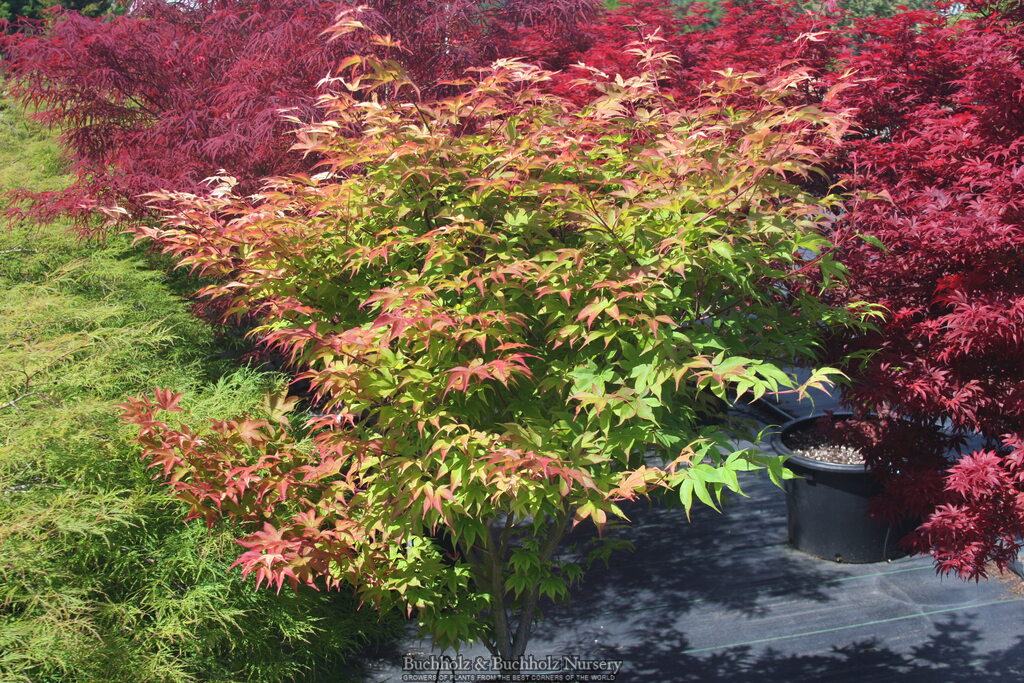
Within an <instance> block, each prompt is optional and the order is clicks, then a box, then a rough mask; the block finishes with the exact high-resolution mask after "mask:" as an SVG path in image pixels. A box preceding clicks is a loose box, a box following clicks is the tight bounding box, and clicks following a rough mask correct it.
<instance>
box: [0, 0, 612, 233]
mask: <svg viewBox="0 0 1024 683" xmlns="http://www.w3.org/2000/svg"><path fill="white" fill-rule="evenodd" d="M356 4H360V5H365V6H368V9H367V11H365V12H363V13H362V15H361V18H362V20H363V21H364V22H365V23H366V24H367V25H369V26H370V27H372V28H373V30H374V31H376V32H377V33H379V34H381V35H385V34H386V35H390V36H391V37H392V38H394V39H395V40H397V41H398V42H399V44H400V46H399V47H387V46H381V45H377V46H366V45H360V44H359V43H358V42H357V40H362V39H356V38H353V37H352V36H345V37H343V38H342V39H340V40H331V39H330V37H329V36H328V35H325V34H324V31H325V29H327V28H328V27H330V26H331V25H332V23H333V21H334V18H335V16H336V15H337V13H338V11H339V9H341V8H345V7H346V6H350V7H351V6H354V5H356ZM593 10H594V3H593V2H592V0H509V1H508V2H505V3H502V4H500V5H498V6H495V5H493V3H487V2H481V1H480V0H455V1H453V2H446V3H435V2H430V1H429V0H402V1H401V2H397V1H395V0H364V1H362V2H360V3H355V2H348V3H346V2H342V3H340V4H339V3H338V2H336V1H334V0H273V1H270V0H197V1H195V2H187V3H170V2H165V1H164V0H136V2H135V3H134V4H133V5H132V7H131V10H130V11H129V12H128V13H127V14H126V15H124V16H119V17H113V18H109V19H104V20H100V19H90V18H87V17H83V16H81V15H80V14H77V13H75V12H69V11H62V10H55V11H54V12H52V13H51V14H50V16H49V18H48V19H47V20H46V22H45V23H40V24H37V25H36V27H35V30H34V31H28V32H21V33H17V34H13V35H7V36H2V37H0V53H3V54H4V55H5V58H6V61H5V62H3V63H2V67H3V70H4V71H5V72H6V74H7V75H8V76H9V78H10V83H9V87H10V91H11V93H12V94H13V95H14V96H15V97H16V98H18V99H20V100H22V101H24V102H26V103H28V104H30V105H32V106H33V107H36V108H38V111H39V113H38V114H37V117H38V118H39V119H41V120H43V121H45V122H47V123H49V124H52V125H54V126H58V127H59V128H60V129H62V131H63V141H64V146H65V149H66V151H67V155H68V160H69V163H70V166H71V170H72V172H73V173H74V176H75V178H76V182H75V183H74V184H73V185H72V186H71V187H70V188H69V189H68V190H65V191H61V192H54V193H46V194H42V195H26V194H23V195H22V197H21V199H22V200H23V201H22V202H20V203H19V206H21V207H24V208H25V209H26V210H27V211H28V212H29V213H30V214H31V215H33V216H34V217H36V218H45V217H53V216H55V215H60V214H66V215H67V214H69V215H72V216H77V217H85V216H88V215H90V214H92V213H93V212H94V211H95V210H96V209H97V208H98V207H103V208H108V209H109V207H113V206H119V207H122V208H123V209H125V210H127V211H128V213H129V215H131V216H139V215H141V214H143V213H144V212H145V201H144V200H143V199H140V198H139V195H140V194H142V193H145V192H152V191H155V190H168V189H171V190H184V191H193V192H202V191H203V190H204V189H205V188H204V186H203V185H202V184H201V183H202V181H203V179H205V178H207V177H209V176H211V175H213V174H214V173H216V172H217V171H218V170H220V169H224V170H226V171H227V172H228V173H230V174H232V175H234V176H236V177H237V178H239V180H240V181H241V183H242V186H243V187H248V188H251V189H255V188H256V187H258V185H259V181H260V179H262V178H265V177H268V176H273V175H281V174H287V173H291V172H295V171H300V170H308V169H309V168H310V167H311V165H312V164H313V163H314V162H315V159H304V158H302V157H301V156H300V155H297V154H293V153H291V152H290V151H289V150H290V147H291V145H292V142H293V140H292V138H291V136H290V134H288V128H289V124H288V123H287V122H286V121H285V120H284V119H283V118H282V115H281V111H282V110H291V112H292V115H293V116H296V117H297V118H299V119H300V120H306V121H308V120H310V118H311V117H314V116H316V115H317V114H316V111H317V110H316V108H315V107H314V103H315V98H316V95H317V92H318V89H317V84H318V82H320V81H321V79H323V78H325V77H327V76H331V75H332V74H333V73H334V70H335V68H336V66H337V64H338V63H339V62H340V61H341V60H342V59H343V58H344V57H346V56H348V55H350V54H353V53H354V52H360V51H361V52H364V53H366V52H367V51H369V50H371V49H372V50H375V51H376V52H377V53H378V54H380V53H385V54H387V55H388V56H390V57H392V58H394V59H396V60H397V61H399V62H400V63H402V64H403V65H405V66H406V68H407V70H408V71H409V72H410V73H411V75H412V77H413V79H414V80H415V81H416V82H417V83H419V84H420V86H421V87H422V88H427V89H429V88H433V87H439V86H441V85H442V84H444V83H445V82H446V81H449V80H451V79H454V78H457V77H461V75H462V74H463V73H464V70H465V69H466V68H467V67H470V66H475V65H483V64H486V63H488V62H490V61H491V60H492V59H494V58H495V57H497V56H499V49H500V47H501V46H502V45H506V44H510V42H511V41H512V38H511V37H510V32H512V31H514V30H516V29H517V27H523V28H528V27H529V26H530V25H532V24H534V23H536V22H538V21H539V18H540V17H545V20H546V21H547V22H549V24H550V25H551V26H553V27H554V28H555V29H556V30H561V29H560V27H568V28H566V30H569V28H571V25H572V24H573V23H574V22H578V21H581V20H583V19H585V18H587V17H588V16H589V14H590V13H592V11H593ZM108 213H109V212H108ZM112 215H113V216H114V217H115V218H121V217H123V216H124V214H122V213H121V212H120V211H119V210H118V211H116V212H114V213H113V214H112Z"/></svg>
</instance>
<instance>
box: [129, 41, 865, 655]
mask: <svg viewBox="0 0 1024 683" xmlns="http://www.w3.org/2000/svg"><path fill="white" fill-rule="evenodd" d="M338 30H339V31H342V30H344V31H349V30H353V26H352V25H350V24H347V23H342V24H340V25H339V28H338ZM662 46H663V43H661V42H658V41H657V40H656V39H654V38H651V39H649V40H648V41H647V42H645V43H643V44H637V45H634V46H632V47H631V48H630V50H631V54H632V55H633V57H634V59H635V60H636V61H637V64H636V66H635V67H634V72H635V75H634V76H631V77H629V78H605V77H603V76H601V75H600V74H599V73H597V72H587V71H584V72H583V73H584V76H585V78H586V80H585V82H583V83H581V88H583V89H585V90H586V91H588V92H593V93H595V94H594V95H593V97H592V98H591V99H590V100H589V101H588V102H585V103H583V104H574V103H573V102H572V101H570V100H569V99H567V98H565V97H562V96H559V95H556V94H552V93H550V92H547V91H546V90H545V88H544V86H545V84H546V83H547V82H548V80H549V79H550V78H552V74H550V73H548V72H545V71H543V70H541V69H539V68H537V67H534V66H530V65H527V64H526V63H524V62H520V61H514V60H504V61H499V62H497V63H496V64H495V65H493V66H492V67H489V68H486V69H483V70H481V71H480V72H479V73H477V74H476V75H474V76H472V77H471V78H469V79H468V80H467V81H466V82H465V83H464V84H463V88H462V90H461V92H458V93H455V94H452V95H449V96H444V97H441V96H438V95H431V94H429V92H427V91H423V90H418V89H417V88H416V87H415V86H414V85H413V83H412V81H410V80H409V79H408V76H407V75H406V74H405V73H404V72H403V71H402V70H401V69H400V68H399V66H398V65H397V64H394V63H391V62H382V61H380V60H378V59H376V58H373V57H369V56H363V57H354V58H352V59H350V60H347V62H346V69H348V71H346V75H345V80H344V81H343V82H339V83H335V85H336V86H338V85H341V86H343V87H335V88H334V93H333V94H329V95H327V96H325V97H323V98H322V99H321V106H323V107H324V112H325V116H324V118H323V120H322V121H320V122H319V123H316V124H313V125H307V126H305V127H303V128H302V129H301V131H300V132H299V134H298V140H299V144H298V147H299V149H300V150H301V151H304V152H306V153H310V154H315V155H317V156H318V157H321V158H323V159H324V164H323V165H322V167H321V169H320V172H319V173H316V174H314V175H293V176H289V177H282V178H278V179H275V180H272V181H270V182H268V184H267V185H266V186H265V187H264V188H263V190H262V191H261V192H260V193H259V194H258V195H256V196H255V197H251V198H245V197H242V196H239V194H238V193H237V191H236V185H235V181H234V180H233V179H231V178H226V177H222V178H219V179H217V180H216V181H215V183H214V189H213V191H212V192H210V193H209V194H208V195H193V194H187V193H163V194H160V195H157V196H156V197H155V199H156V200H157V201H158V202H160V203H161V205H162V206H164V208H165V210H167V211H168V212H169V214H168V218H167V224H166V225H165V226H164V227H162V228H145V229H144V230H143V232H144V234H145V235H146V236H147V237H148V238H150V239H152V240H153V242H154V243H155V244H156V245H158V246H159V247H160V248H162V249H163V250H165V251H166V252H167V253H170V254H172V255H173V256H175V257H176V258H177V259H178V260H179V261H180V263H182V264H183V265H186V266H190V267H193V268H196V269H199V270H202V271H204V272H207V273H210V274H213V275H215V276H216V279H217V281H218V282H219V284H216V285H213V286H210V287H209V288H207V289H206V291H205V294H206V295H207V296H210V297H214V298H226V299H229V300H230V301H231V302H232V306H233V309H234V310H235V311H238V312H248V313H254V314H255V315H257V316H259V318H260V319H261V320H262V322H263V324H262V326H261V327H260V328H259V329H257V330H256V331H255V332H254V334H257V335H262V336H263V337H264V338H265V339H266V341H267V343H269V344H271V345H274V346H276V347H278V348H280V349H282V350H283V351H285V352H286V353H287V354H289V355H290V356H291V357H292V358H293V359H294V361H295V364H296V367H297V368H299V369H300V370H301V375H300V377H301V378H302V379H304V380H305V381H308V382H309V385H310V387H311V392H312V393H313V394H314V397H315V405H316V406H317V407H316V410H317V411H318V412H317V413H316V414H314V415H313V416H312V417H309V418H308V419H303V418H302V416H301V415H294V411H293V408H294V404H295V402H296V400H297V398H295V397H292V398H285V397H276V398H273V399H272V400H271V402H270V403H269V404H268V412H267V414H266V415H263V416H240V417H238V418H237V419H234V420H231V421H226V422H217V423H214V424H212V425H210V426H209V427H207V428H205V429H201V428H197V427H187V426H179V425H175V424H173V423H171V422H169V421H168V419H169V418H168V417H166V414H167V413H168V412H169V411H174V410H176V409H177V406H178V403H179V402H180V401H181V400H182V397H181V396H180V395H177V394H175V393H173V392H172V391H171V390H170V389H165V390H159V391H157V392H156V394H155V395H152V396H147V397H140V398H134V399H131V400H129V401H128V402H127V403H126V404H124V406H123V410H124V419H125V420H126V421H128V422H130V423H132V424H135V425H137V426H138V427H139V429H140V432H139V441H140V443H141V444H142V447H143V449H144V451H145V455H146V457H147V458H149V459H151V460H152V462H153V465H154V466H156V467H158V468H159V469H160V470H161V471H162V472H163V474H164V476H165V477H167V479H168V481H169V483H170V485H171V487H172V488H173V490H174V491H175V492H176V494H177V495H178V496H179V497H180V498H181V499H182V500H184V501H186V502H188V503H189V504H190V505H191V507H192V512H193V515H196V516H203V517H205V518H206V519H207V520H208V521H210V523H213V522H215V521H216V520H218V519H220V518H222V517H230V518H233V519H238V520H242V521H243V522H245V523H246V524H248V525H249V528H250V530H251V533H250V534H249V535H248V536H246V537H245V538H243V539H241V541H240V542H241V543H242V545H243V546H244V547H245V549H246V550H245V552H244V553H243V554H242V555H241V556H240V557H239V558H238V561H237V563H236V564H238V565H240V566H241V567H242V570H243V571H244V572H245V573H251V574H253V575H254V576H255V578H256V580H257V582H258V583H269V584H271V585H273V586H276V587H278V588H280V587H281V585H282V584H283V583H291V584H293V585H298V584H308V585H313V586H318V587H322V588H328V589H330V588H335V587H338V586H339V585H341V584H343V583H351V584H353V585H354V586H356V588H357V590H358V591H359V592H360V593H361V594H362V595H363V596H364V597H365V599H367V600H371V601H374V602H378V603H382V604H385V605H390V604H398V605H401V606H403V607H405V608H406V609H408V610H409V612H410V613H413V612H415V613H416V615H417V617H418V619H419V620H420V623H421V624H422V625H423V627H424V629H425V630H426V631H427V632H429V633H431V634H433V636H434V637H435V638H436V639H437V641H438V642H439V643H440V644H441V645H443V646H457V645H458V644H460V643H462V642H465V641H467V640H472V639H479V640H482V641H483V642H484V643H485V644H486V645H487V647H488V648H489V649H490V650H491V652H492V653H494V655H495V656H496V657H498V658H500V660H501V661H503V662H506V663H507V662H510V661H513V660H515V659H516V658H517V657H520V656H521V655H523V653H524V651H525V648H526V644H527V642H528V639H529V635H530V632H531V628H532V626H533V623H534V620H535V618H536V616H537V610H538V605H539V603H540V601H541V600H542V599H557V598H561V597H564V596H565V595H566V594H567V592H568V590H569V588H570V584H571V583H572V582H573V580H575V579H576V578H578V577H579V575H580V573H581V571H582V567H581V566H580V564H578V561H577V560H575V559H574V558H572V557H570V556H568V555H566V554H564V553H562V554H560V553H559V552H558V550H559V547H560V544H561V543H562V542H563V541H564V538H565V535H566V533H567V532H568V531H569V529H570V528H572V527H573V526H575V525H578V524H580V523H583V522H587V523H593V524H594V525H596V526H597V527H598V529H601V528H603V527H604V526H605V525H606V524H607V523H608V522H609V521H610V520H612V519H614V518H621V517H624V516H625V515H624V513H623V510H622V509H621V507H620V505H621V504H622V503H623V502H625V501H630V500H634V499H636V498H638V497H641V496H645V495H648V494H651V493H652V492H656V491H671V490H675V491H676V494H675V495H678V496H680V498H681V500H682V502H683V503H684V504H685V506H686V508H687V510H689V507H690V505H691V504H692V501H693V499H694V498H696V499H698V500H700V501H702V502H704V503H706V504H709V505H716V504H717V502H718V501H719V500H720V496H721V495H722V493H723V491H725V490H727V489H728V490H733V491H737V490H739V482H738V479H737V473H738V472H741V471H747V470H754V469H761V468H767V469H768V470H769V473H770V475H771V477H772V478H773V479H776V480H778V478H779V477H780V476H781V473H782V468H781V462H780V460H779V459H778V458H777V457H775V456H771V455H765V454H761V453H759V452H757V451H754V450H749V449H737V448H736V447H735V446H733V445H732V442H731V441H730V440H729V436H728V434H726V433H723V432H722V431H721V430H720V428H718V427H708V426H706V424H703V423H702V420H701V419H700V414H701V412H702V410H703V406H704V405H705V404H706V403H707V401H708V400H709V399H711V398H712V397H714V396H718V397H723V398H724V397H726V396H727V395H728V396H730V397H731V396H737V395H754V396H760V395H763V394H764V393H765V392H768V391H776V390H784V389H786V388H788V387H794V385H795V381H794V379H793V378H792V377H790V376H788V375H787V374H786V373H785V372H784V371H783V370H782V369H781V367H780V366H781V364H782V363H784V362H789V361H791V360H793V359H794V358H797V357H800V358H808V357H813V355H814V353H815V350H816V348H817V346H816V345H817V341H818V338H819V336H820V334H821V330H822V328H821V323H822V322H827V323H833V324H837V325H838V324H846V323H850V324H853V323H854V321H856V320H859V316H857V315H854V314H853V313H851V312H849V311H847V310H846V309H844V308H841V307H832V306H828V305H826V304H823V303H822V300H821V299H820V298H819V297H817V296H816V290H815V288H814V287H811V288H808V286H807V281H808V278H809V274H810V273H811V272H812V270H814V268H819V269H821V270H823V271H825V272H828V273H831V274H832V275H834V276H840V275H841V269H840V268H839V267H838V266H837V265H836V264H835V263H834V262H833V261H832V259H831V258H830V256H829V244H828V242H827V240H826V239H825V237H824V236H823V232H824V228H825V227H826V223H825V221H826V216H827V211H826V209H827V208H828V207H830V206H832V205H833V204H834V203H835V202H836V201H838V199H837V198H836V197H833V196H825V197H815V196H812V195H810V194H808V193H806V192H805V191H803V190H801V189H800V188H799V187H798V186H797V185H796V184H794V183H793V181H794V180H796V179H799V178H800V177H803V176H806V175H808V174H811V173H814V172H815V168H816V167H817V166H818V165H820V164H821V163H823V161H824V159H823V157H822V152H821V150H823V149H831V148H832V147H833V146H834V142H835V140H837V139H838V138H839V137H840V136H841V135H842V134H843V133H844V131H845V124H844V123H843V121H842V119H841V118H839V117H836V116H833V115H827V114H823V113H822V112H821V110H820V109H818V108H812V107H800V106H796V107H794V106H791V105H787V104H785V102H784V101H785V99H786V97H787V96H788V94H789V93H791V92H792V91H794V90H795V89H798V88H799V87H800V84H801V83H802V82H803V81H804V80H805V78H806V75H805V74H803V73H802V72H800V71H796V72H792V73H788V74H785V75H784V76H780V77H778V78H774V79H769V81H768V82H766V83H765V82H761V81H763V80H764V79H758V78H756V77H755V76H754V75H752V74H737V73H725V74H724V75H723V79H724V80H723V81H722V82H720V83H719V84H718V85H716V86H713V87H709V88H708V89H705V91H704V92H703V93H702V94H701V95H700V96H699V97H697V98H695V99H694V100H693V101H692V102H691V103H689V104H688V105H687V106H685V107H683V108H680V107H678V106H677V104H676V103H675V102H674V101H673V100H672V99H671V98H670V97H669V96H668V95H667V94H666V93H665V92H664V91H663V90H662V89H661V88H660V87H659V83H660V81H661V79H662V78H663V76H664V74H665V73H666V72H667V70H668V69H670V68H672V66H673V64H672V60H671V56H670V55H668V54H667V53H664V52H661V51H660V49H661V47H662ZM401 91H405V93H406V96H399V94H400V92H401ZM737 93H744V98H743V99H744V101H746V102H748V103H751V106H750V107H749V108H746V109H742V108H735V107H730V106H725V103H726V102H728V101H730V98H732V97H734V96H735V95H736V94H737ZM353 133H355V134H353ZM806 250H812V251H815V252H817V253H819V254H820V257H819V258H818V259H817V260H816V261H814V262H808V261H805V257H803V256H801V254H806V253H807V251H806ZM828 374H829V371H828V370H822V371H821V372H818V373H816V374H815V375H814V376H813V377H812V378H811V379H810V380H809V384H820V383H822V382H824V381H826V377H827V376H828ZM806 386H807V384H805V385H804V386H802V387H797V389H798V390H802V389H804V388H806Z"/></svg>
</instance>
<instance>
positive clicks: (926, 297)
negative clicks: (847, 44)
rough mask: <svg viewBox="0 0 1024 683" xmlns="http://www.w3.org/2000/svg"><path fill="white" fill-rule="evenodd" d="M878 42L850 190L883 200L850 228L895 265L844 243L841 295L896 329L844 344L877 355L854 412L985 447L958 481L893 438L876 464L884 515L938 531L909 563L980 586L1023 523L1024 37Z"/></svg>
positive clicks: (977, 25)
mask: <svg viewBox="0 0 1024 683" xmlns="http://www.w3.org/2000/svg"><path fill="white" fill-rule="evenodd" d="M867 28H868V29H869V30H870V33H871V34H872V35H871V37H872V39H871V40H869V41H867V42H865V43H864V44H863V45H861V46H860V48H859V50H858V52H857V53H856V54H853V55H851V56H850V57H849V58H848V63H849V64H850V65H851V66H854V67H855V68H857V69H858V71H859V73H861V74H863V75H864V76H865V77H867V78H869V79H870V80H869V81H867V82H865V83H864V85H863V86H862V87H860V88H856V89H853V90H851V91H848V93H847V95H849V99H848V103H849V104H853V105H854V106H857V107H859V108H860V110H861V115H860V118H861V121H862V125H863V127H864V128H865V132H866V133H867V136H866V137H865V138H863V139H861V140H854V141H851V142H850V143H849V150H850V171H849V173H848V181H849V184H850V186H851V188H852V189H856V190H859V191H865V192H868V193H871V194H872V195H873V196H874V198H862V199H860V200H858V201H856V202H854V203H853V204H852V205H851V206H850V214H849V216H848V220H847V221H846V223H845V227H844V230H845V232H846V235H845V237H847V238H852V237H853V236H854V234H855V233H858V232H859V233H866V234H870V235H872V236H874V237H875V238H877V239H878V240H880V241H881V242H882V243H883V244H884V245H885V247H886V250H884V251H883V250H882V249H879V248H878V247H876V246H874V245H872V244H869V243H867V242H864V241H861V240H856V239H847V241H846V242H845V244H846V248H845V253H844V255H843V260H844V262H845V263H846V265H847V266H848V267H849V268H850V270H851V286H850V288H849V291H848V295H849V296H851V297H852V298H857V299H861V300H866V301H872V302H876V303H880V304H883V305H885V306H886V307H888V309H889V310H890V315H889V317H888V319H887V321H886V323H885V325H884V326H883V328H882V329H881V330H880V331H879V333H877V334H875V335H872V336H869V337H862V338H857V339H847V340H844V341H843V343H841V344H839V345H838V347H837V348H839V349H842V350H844V351H848V350H855V349H879V351H878V353H877V354H876V355H874V357H873V358H872V360H871V361H870V363H868V364H867V365H866V366H864V367H862V368H860V369H858V370H857V372H856V374H855V383H854V387H853V389H852V391H851V392H850V394H849V395H848V397H847V399H848V401H849V402H850V403H852V404H853V405H854V406H856V407H857V408H858V409H859V410H860V411H861V412H862V413H867V412H871V411H876V412H877V411H880V410H887V411H893V412H895V413H898V414H900V415H902V416H904V417H906V418H909V419H911V420H913V421H915V422H917V423H918V424H921V425H924V424H930V423H934V422H935V421H938V420H943V421H946V423H947V425H948V426H949V427H950V428H951V430H952V431H953V432H954V433H971V432H976V433H980V434H981V435H982V436H984V437H985V438H986V439H987V440H988V442H989V443H990V444H991V445H992V448H991V449H990V450H984V451H979V452H976V453H973V454H971V455H968V456H965V457H963V458H962V459H960V460H959V462H957V463H956V464H955V465H953V466H950V465H949V463H948V462H941V461H938V460H935V452H936V451H940V450H941V446H940V445H939V444H933V445H932V447H931V448H928V447H926V446H925V445H924V444H921V443H920V442H919V441H917V440H916V439H914V438H910V437H908V436H907V435H906V434H901V433H899V432H898V431H893V430H890V431H889V432H887V433H884V434H883V435H882V436H881V437H880V438H879V440H878V441H877V443H876V444H875V445H874V447H873V448H871V449H869V454H870V455H871V457H872V458H873V460H874V461H875V464H876V466H877V468H878V469H880V470H881V471H883V472H885V473H887V474H888V475H889V479H890V482H891V491H890V494H891V495H890V496H889V499H888V500H887V501H884V502H885V503H886V506H887V507H888V508H889V510H890V511H891V510H894V509H897V508H900V507H903V508H904V509H912V510H915V511H917V512H920V513H923V514H924V516H925V517H926V518H927V521H926V523H925V524H924V525H923V526H922V527H921V529H920V530H919V532H918V533H917V534H916V536H915V537H914V538H913V539H912V541H913V544H914V547H915V548H916V549H917V550H919V551H924V552H928V551H930V552H932V553H933V554H934V555H935V556H936V558H937V559H938V561H939V568H940V570H942V571H955V572H957V573H958V574H960V575H961V576H971V577H978V576H982V575H984V574H985V566H986V564H987V563H988V562H990V561H995V562H996V563H997V564H1005V563H1006V562H1007V561H1008V560H1009V559H1011V557H1012V555H1013V553H1014V552H1015V550H1016V547H1017V539H1018V534H1020V532H1021V529H1022V527H1021V519H1022V514H1024V487H1022V486H1021V484H1022V479H1021V471H1020V466H1019V460H1020V454H1019V453H1020V451H1019V445H1018V444H1019V441H1018V439H1019V436H1020V435H1021V434H1024V199H1022V197H1024V184H1022V183H1024V157H1022V151H1024V104H1022V95H1024V66H1022V65H1024V32H1022V30H1021V28H1020V27H1019V26H1016V25H1013V24H1011V23H1006V22H1004V21H1003V20H1001V19H999V18H998V17H996V18H988V19H985V20H979V21H962V22H959V23H957V24H955V25H947V22H946V21H945V20H944V19H943V18H941V17H937V16H935V15H930V14H929V13H926V12H919V13H914V14H912V15H906V16H903V17H896V18H893V19H889V20H879V21H874V22H870V23H869V24H868V26H867ZM1008 434H1009V435H1013V436H1010V437H1004V435H1008ZM1000 441H1005V444H1006V446H1007V447H1006V448H1003V449H1001V450H1000V449H997V447H998V444H999V443H1000ZM929 451H931V452H929ZM900 453H902V454H903V455H898V454H900ZM937 482H941V483H942V486H941V488H937V486H936V483H937Z"/></svg>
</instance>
